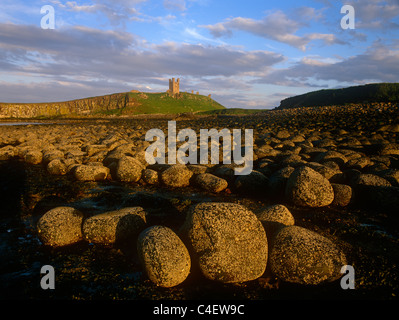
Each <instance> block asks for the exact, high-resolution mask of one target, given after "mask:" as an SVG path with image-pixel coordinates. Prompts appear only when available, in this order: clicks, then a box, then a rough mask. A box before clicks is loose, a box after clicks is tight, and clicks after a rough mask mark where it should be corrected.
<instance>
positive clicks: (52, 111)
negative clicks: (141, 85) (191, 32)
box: [0, 92, 225, 118]
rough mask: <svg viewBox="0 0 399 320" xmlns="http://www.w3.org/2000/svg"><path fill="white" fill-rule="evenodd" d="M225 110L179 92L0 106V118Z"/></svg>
mask: <svg viewBox="0 0 399 320" xmlns="http://www.w3.org/2000/svg"><path fill="white" fill-rule="evenodd" d="M220 109H225V107H224V106H222V105H221V104H219V103H218V102H216V101H215V100H213V99H211V98H210V97H207V96H203V95H197V94H190V93H185V92H182V93H180V94H179V95H178V96H177V97H170V96H169V95H168V94H167V93H144V92H124V93H115V94H110V95H105V96H98V97H90V98H85V99H77V100H71V101H64V102H49V103H0V118H38V117H82V116H110V115H115V116H122V115H137V114H178V113H186V112H193V113H196V112H201V111H209V110H220Z"/></svg>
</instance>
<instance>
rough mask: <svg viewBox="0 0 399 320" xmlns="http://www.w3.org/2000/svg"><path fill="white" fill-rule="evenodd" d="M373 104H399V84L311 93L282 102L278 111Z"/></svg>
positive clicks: (377, 84) (378, 84) (382, 84)
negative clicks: (351, 104)
mask: <svg viewBox="0 0 399 320" xmlns="http://www.w3.org/2000/svg"><path fill="white" fill-rule="evenodd" d="M373 102H377V103H378V102H386V103H389V102H390V103H399V83H376V84H368V85H364V86H355V87H348V88H343V89H329V90H319V91H314V92H309V93H306V94H302V95H298V96H295V97H290V98H287V99H284V100H282V101H281V103H280V106H279V107H278V108H277V109H289V108H299V107H317V106H332V105H343V104H350V103H373Z"/></svg>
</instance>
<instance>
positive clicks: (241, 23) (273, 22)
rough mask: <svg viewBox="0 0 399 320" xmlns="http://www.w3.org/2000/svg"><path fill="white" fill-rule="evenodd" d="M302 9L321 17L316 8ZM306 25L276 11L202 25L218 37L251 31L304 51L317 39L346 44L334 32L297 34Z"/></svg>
mask: <svg viewBox="0 0 399 320" xmlns="http://www.w3.org/2000/svg"><path fill="white" fill-rule="evenodd" d="M300 10H302V11H300V15H301V14H302V15H303V14H305V13H308V14H311V15H312V16H313V17H314V18H315V19H319V18H320V17H321V14H320V13H317V14H316V11H315V10H314V9H313V10H312V9H309V8H301V9H300ZM305 25H306V23H305V22H301V21H300V19H297V20H293V19H290V18H289V17H288V16H287V15H286V14H285V13H284V12H282V11H275V12H273V13H270V14H268V15H267V16H266V17H265V18H263V19H262V20H255V19H252V18H243V17H236V18H232V19H229V20H226V21H225V22H219V23H216V24H214V25H202V26H201V27H203V28H206V29H208V30H209V31H210V33H211V34H212V35H213V36H214V37H216V38H219V37H223V36H232V35H233V31H235V30H240V31H246V32H249V33H251V34H253V35H256V36H259V37H262V38H266V39H271V40H275V41H279V42H282V43H286V44H289V45H291V46H293V47H296V48H298V49H300V50H302V51H305V50H306V47H307V45H308V44H309V43H310V42H312V41H315V40H322V41H323V42H324V44H326V45H331V44H335V43H338V44H344V42H343V41H342V40H339V39H337V37H336V36H335V35H334V34H323V33H309V34H305V35H303V36H299V35H297V34H296V33H297V31H298V30H299V29H301V28H302V27H304V26H305Z"/></svg>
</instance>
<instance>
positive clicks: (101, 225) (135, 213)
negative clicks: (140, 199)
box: [83, 207, 146, 245]
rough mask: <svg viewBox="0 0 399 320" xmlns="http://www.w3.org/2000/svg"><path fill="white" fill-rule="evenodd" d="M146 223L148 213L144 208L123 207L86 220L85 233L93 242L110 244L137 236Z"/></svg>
mask: <svg viewBox="0 0 399 320" xmlns="http://www.w3.org/2000/svg"><path fill="white" fill-rule="evenodd" d="M145 224H146V213H145V211H144V209H143V208H141V207H133V208H123V209H120V210H115V211H110V212H105V213H102V214H98V215H95V216H92V217H90V218H88V219H87V220H85V222H84V224H83V235H84V237H85V239H86V240H87V241H89V242H91V243H96V244H102V245H109V244H114V243H119V242H121V241H124V240H128V239H131V238H132V237H133V236H135V235H136V236H137V234H138V233H139V232H140V231H141V230H142V229H144V227H145Z"/></svg>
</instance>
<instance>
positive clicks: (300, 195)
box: [285, 167, 334, 208]
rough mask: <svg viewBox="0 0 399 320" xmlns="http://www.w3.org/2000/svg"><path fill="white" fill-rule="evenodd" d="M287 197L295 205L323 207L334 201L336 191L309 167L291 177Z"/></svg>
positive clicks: (297, 171) (300, 168) (298, 169)
mask: <svg viewBox="0 0 399 320" xmlns="http://www.w3.org/2000/svg"><path fill="white" fill-rule="evenodd" d="M285 193H286V197H287V198H288V199H289V200H290V201H292V202H293V203H294V204H295V205H298V206H303V207H312V208H317V207H323V206H328V205H330V204H331V203H332V202H333V200H334V189H333V187H332V186H331V184H330V182H329V181H328V180H327V179H326V178H325V177H323V176H322V175H321V174H320V173H318V172H316V171H314V170H313V169H311V168H309V167H299V168H297V169H295V170H294V172H293V173H292V174H291V175H290V177H289V179H288V181H287V186H286V189H285Z"/></svg>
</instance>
